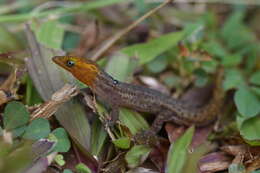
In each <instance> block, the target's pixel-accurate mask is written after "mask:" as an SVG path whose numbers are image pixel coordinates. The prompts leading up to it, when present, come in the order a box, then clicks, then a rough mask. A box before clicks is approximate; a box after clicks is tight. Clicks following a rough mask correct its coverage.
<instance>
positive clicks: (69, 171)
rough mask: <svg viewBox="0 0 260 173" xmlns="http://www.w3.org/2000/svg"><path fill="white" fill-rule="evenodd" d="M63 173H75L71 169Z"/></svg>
mask: <svg viewBox="0 0 260 173" xmlns="http://www.w3.org/2000/svg"><path fill="white" fill-rule="evenodd" d="M63 173H73V172H72V171H71V170H70V169H64V171H63Z"/></svg>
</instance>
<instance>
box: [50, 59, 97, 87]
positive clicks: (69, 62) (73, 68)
mask: <svg viewBox="0 0 260 173" xmlns="http://www.w3.org/2000/svg"><path fill="white" fill-rule="evenodd" d="M52 60H53V61H54V62H55V63H56V64H58V65H59V66H61V67H63V68H64V69H66V70H68V71H69V72H70V73H71V74H72V75H73V76H75V77H76V78H77V79H78V80H80V81H81V82H83V83H85V84H86V85H88V86H90V87H92V86H93V85H94V81H95V79H96V77H97V75H98V73H99V72H100V70H99V67H98V66H97V64H95V63H94V62H93V61H91V60H88V59H86V58H81V57H75V56H55V57H53V58H52Z"/></svg>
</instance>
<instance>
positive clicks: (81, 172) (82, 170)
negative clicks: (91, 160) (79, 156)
mask: <svg viewBox="0 0 260 173" xmlns="http://www.w3.org/2000/svg"><path fill="white" fill-rule="evenodd" d="M75 168H76V170H77V173H92V171H91V170H90V169H89V168H88V167H87V166H86V165H85V164H83V163H79V164H77V166H76V167H75Z"/></svg>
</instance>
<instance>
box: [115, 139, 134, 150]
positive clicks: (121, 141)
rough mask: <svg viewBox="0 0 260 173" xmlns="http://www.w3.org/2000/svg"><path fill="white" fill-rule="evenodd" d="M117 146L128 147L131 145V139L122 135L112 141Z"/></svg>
mask: <svg viewBox="0 0 260 173" xmlns="http://www.w3.org/2000/svg"><path fill="white" fill-rule="evenodd" d="M112 142H113V143H114V144H115V146H116V147H118V148H122V149H128V148H129V147H130V139H129V138H127V137H122V138H119V139H116V140H114V141H112Z"/></svg>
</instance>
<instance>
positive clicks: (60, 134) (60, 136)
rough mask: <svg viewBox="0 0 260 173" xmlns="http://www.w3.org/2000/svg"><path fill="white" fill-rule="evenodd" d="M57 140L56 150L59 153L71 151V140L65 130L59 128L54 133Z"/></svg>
mask: <svg viewBox="0 0 260 173" xmlns="http://www.w3.org/2000/svg"><path fill="white" fill-rule="evenodd" d="M52 133H53V134H54V135H55V137H56V138H57V140H58V141H57V144H56V145H55V147H54V150H55V151H57V152H67V151H69V149H70V140H69V137H68V134H67V132H66V131H65V129H63V128H57V129H55V130H54V131H53V132H52Z"/></svg>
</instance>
